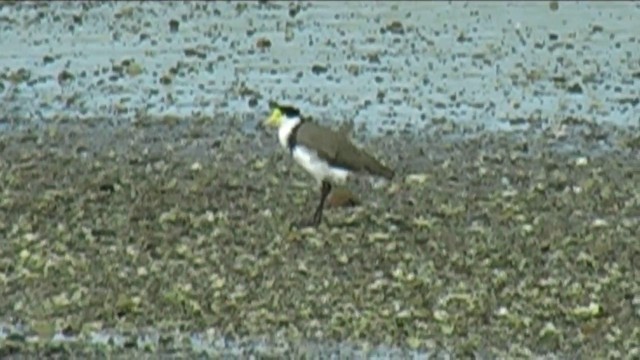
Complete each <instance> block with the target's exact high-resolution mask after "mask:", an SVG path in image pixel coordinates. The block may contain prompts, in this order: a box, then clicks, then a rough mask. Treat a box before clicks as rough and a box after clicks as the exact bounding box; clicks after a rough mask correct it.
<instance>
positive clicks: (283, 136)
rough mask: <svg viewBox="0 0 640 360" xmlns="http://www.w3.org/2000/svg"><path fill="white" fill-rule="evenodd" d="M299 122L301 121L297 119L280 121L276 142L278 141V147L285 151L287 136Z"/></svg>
mask: <svg viewBox="0 0 640 360" xmlns="http://www.w3.org/2000/svg"><path fill="white" fill-rule="evenodd" d="M300 121H301V120H300V118H299V117H293V118H284V119H283V120H282V124H281V125H280V128H279V129H278V140H279V141H280V145H282V147H284V148H285V149H286V148H288V147H289V145H288V141H289V135H291V132H292V131H293V128H295V127H296V125H298V124H299V123H300Z"/></svg>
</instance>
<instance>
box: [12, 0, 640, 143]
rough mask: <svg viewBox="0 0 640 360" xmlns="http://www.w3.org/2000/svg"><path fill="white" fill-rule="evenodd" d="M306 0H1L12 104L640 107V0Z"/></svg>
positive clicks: (360, 113) (201, 108) (92, 108)
mask: <svg viewBox="0 0 640 360" xmlns="http://www.w3.org/2000/svg"><path fill="white" fill-rule="evenodd" d="M292 4H293V3H292ZM295 4H296V5H291V6H290V5H289V4H287V3H284V2H274V3H271V2H267V3H265V4H263V3H254V2H247V3H239V4H236V3H233V2H218V3H215V4H213V3H211V4H204V3H181V2H176V3H153V2H151V3H144V4H140V3H127V2H101V3H86V4H83V6H81V7H79V6H75V5H72V4H65V3H44V4H41V5H38V4H35V3H27V4H3V5H1V6H2V7H1V8H0V17H1V18H2V19H3V21H2V23H1V26H2V28H1V29H2V36H1V37H0V48H2V49H3V51H2V53H1V54H0V63H1V64H2V65H1V67H0V68H1V69H2V71H3V74H4V76H3V79H4V80H3V81H2V84H3V85H2V89H3V91H2V105H3V108H4V109H5V112H4V114H5V115H4V117H6V118H8V119H9V120H11V121H12V122H10V123H9V124H15V123H18V124H22V123H24V122H32V121H37V119H40V118H46V119H49V118H56V117H59V116H61V115H64V117H76V116H77V117H79V118H83V117H104V116H113V117H117V118H118V119H119V120H123V121H124V120H127V119H132V118H134V117H135V116H136V114H138V115H139V114H141V113H142V114H150V115H166V114H172V115H178V116H182V117H188V116H192V115H197V114H204V115H209V116H222V115H227V116H228V115H233V116H239V118H240V119H242V120H243V121H246V122H248V123H253V122H255V121H256V120H257V119H258V118H260V117H261V116H263V115H264V113H265V112H266V111H267V103H268V101H269V100H279V101H286V102H293V103H295V104H297V105H299V106H300V107H301V108H302V109H303V111H305V112H307V113H309V114H311V115H313V116H315V117H318V118H320V119H321V121H342V120H347V119H353V121H354V122H355V124H356V125H362V126H365V127H366V128H368V130H369V131H375V130H377V129H380V128H383V129H389V128H392V129H395V126H398V125H394V124H396V123H397V124H399V126H400V128H403V127H408V128H409V129H411V128H414V129H416V128H417V129H422V128H423V127H425V126H427V127H430V126H432V124H433V123H437V122H438V120H440V121H442V120H443V119H444V120H446V121H449V122H453V123H456V124H461V125H464V126H465V127H470V128H473V129H477V128H480V129H490V130H510V129H527V128H529V127H530V126H533V127H536V128H537V127H540V126H548V125H553V124H558V123H560V122H561V121H563V120H564V119H566V118H577V119H582V120H585V121H588V122H596V123H611V124H616V125H622V126H638V122H639V121H640V119H639V118H638V115H637V114H638V111H637V109H638V98H639V96H640V95H639V93H638V91H639V90H638V89H640V86H638V81H640V79H639V76H640V75H639V74H640V64H639V63H638V58H640V37H638V36H637V31H636V30H637V19H638V18H639V17H640V5H638V4H637V3H633V2H606V3H604V2H582V3H577V2H576V3H574V2H560V3H559V9H557V10H555V11H554V10H552V9H551V6H550V2H517V3H508V2H480V3H473V2H471V3H465V2H453V3H443V2H440V3H438V2H434V3H425V2H405V3H402V4H397V3H392V2H387V3H384V2H378V3H376V4H375V5H374V4H372V3H367V2H363V3H358V2H348V3H342V2H300V3H295ZM171 20H176V21H177V22H178V23H179V26H178V27H177V30H175V31H172V28H171V26H170V21H171ZM267 41H268V43H269V44H270V46H266V45H265V44H266V43H267ZM132 63H135V64H137V65H131V64H132ZM21 69H22V70H21ZM21 74H22V75H21ZM163 77H164V78H163ZM10 79H14V81H13V82H12V81H11V80H10ZM163 80H168V82H167V83H166V85H162V81H163ZM14 119H15V120H14ZM325 119H326V120H325ZM242 120H241V121H242ZM7 126H8V124H7V123H5V124H4V125H3V127H5V128H6V127H7Z"/></svg>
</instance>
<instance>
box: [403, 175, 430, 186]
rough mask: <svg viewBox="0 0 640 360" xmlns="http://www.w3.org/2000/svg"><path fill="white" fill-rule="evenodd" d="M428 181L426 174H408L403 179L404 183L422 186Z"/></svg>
mask: <svg viewBox="0 0 640 360" xmlns="http://www.w3.org/2000/svg"><path fill="white" fill-rule="evenodd" d="M428 179H429V175H428V174H410V175H407V177H406V178H405V182H406V183H407V184H424V183H425V182H426V181H427V180H428Z"/></svg>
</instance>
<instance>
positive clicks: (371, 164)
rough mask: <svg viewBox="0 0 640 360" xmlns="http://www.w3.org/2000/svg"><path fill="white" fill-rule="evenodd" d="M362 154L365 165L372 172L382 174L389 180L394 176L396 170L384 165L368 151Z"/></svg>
mask: <svg viewBox="0 0 640 360" xmlns="http://www.w3.org/2000/svg"><path fill="white" fill-rule="evenodd" d="M362 156H363V160H364V161H363V162H364V167H365V169H366V170H367V171H368V172H369V173H370V174H372V175H377V176H381V177H383V178H385V179H387V180H391V179H392V178H393V177H394V175H395V172H394V171H393V170H392V169H390V168H388V167H387V166H384V165H383V164H382V163H380V162H379V161H378V160H376V159H375V158H374V157H373V156H371V155H369V154H367V153H363V154H362Z"/></svg>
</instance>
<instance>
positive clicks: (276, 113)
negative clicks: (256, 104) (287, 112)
mask: <svg viewBox="0 0 640 360" xmlns="http://www.w3.org/2000/svg"><path fill="white" fill-rule="evenodd" d="M281 123H282V111H280V109H278V108H276V109H273V111H272V112H271V115H270V116H269V117H268V118H267V119H266V120H265V121H264V124H265V125H267V126H271V127H279V126H280V124H281Z"/></svg>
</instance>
